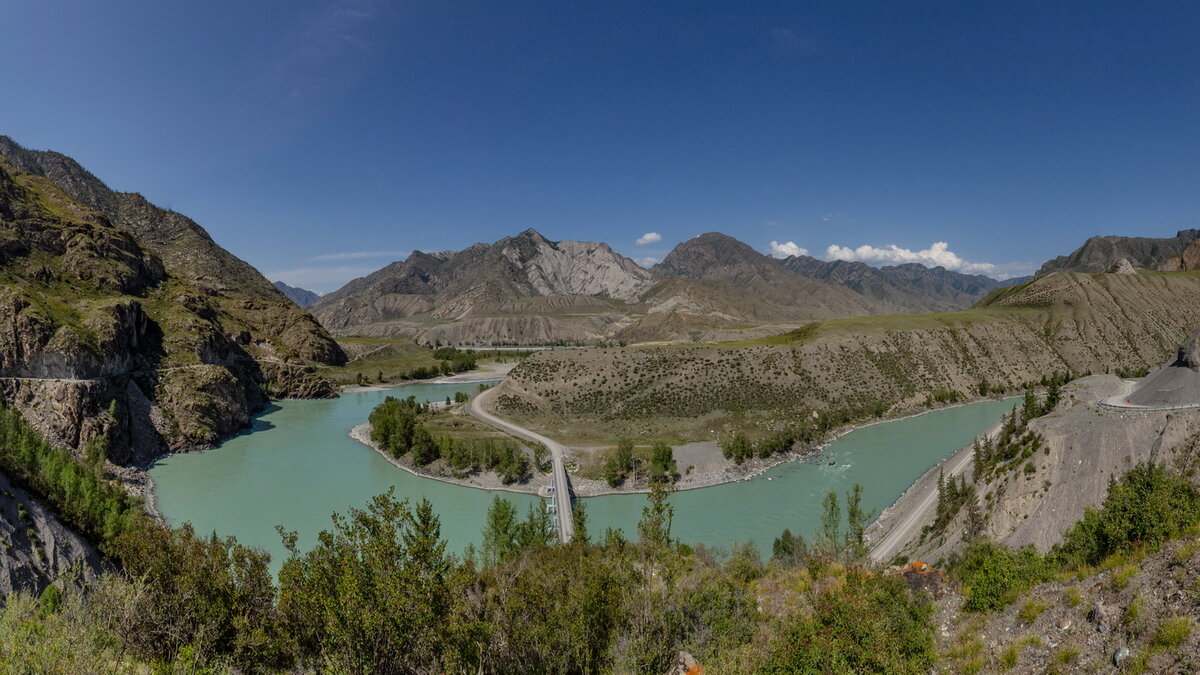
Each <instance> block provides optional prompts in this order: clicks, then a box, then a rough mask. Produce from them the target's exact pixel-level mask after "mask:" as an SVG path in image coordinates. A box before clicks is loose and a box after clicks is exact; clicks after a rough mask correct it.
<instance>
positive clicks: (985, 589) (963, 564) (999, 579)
mask: <svg viewBox="0 0 1200 675" xmlns="http://www.w3.org/2000/svg"><path fill="white" fill-rule="evenodd" d="M954 572H955V574H956V576H958V578H959V579H961V580H962V582H963V586H964V592H965V594H966V596H967V599H966V601H965V602H964V603H963V608H964V609H966V610H967V611H972V612H980V611H986V610H991V609H999V608H1001V607H1005V606H1007V605H1009V604H1012V602H1013V601H1014V600H1016V598H1017V596H1018V595H1020V594H1021V593H1024V592H1025V591H1027V590H1029V589H1030V588H1032V587H1033V586H1034V585H1035V584H1038V583H1041V582H1042V581H1045V580H1047V579H1048V578H1049V577H1050V574H1051V572H1052V568H1051V566H1050V565H1049V563H1048V562H1047V560H1046V559H1045V558H1044V557H1043V556H1042V555H1040V554H1039V553H1038V552H1037V551H1036V550H1035V549H1034V548H1033V547H1032V546H1026V547H1024V548H1021V549H1018V550H1015V551H1014V550H1012V549H1010V548H1008V547H1006V546H1003V545H1001V544H997V543H995V542H993V541H989V540H986V539H978V540H976V541H974V542H972V543H971V544H970V545H969V546H967V549H966V550H965V551H964V552H963V555H962V558H961V559H960V560H959V561H958V564H957V565H956V566H955V570H954Z"/></svg>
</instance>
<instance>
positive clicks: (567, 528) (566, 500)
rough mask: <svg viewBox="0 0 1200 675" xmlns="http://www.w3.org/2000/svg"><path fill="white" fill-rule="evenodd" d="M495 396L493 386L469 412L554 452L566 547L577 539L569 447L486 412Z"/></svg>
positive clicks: (562, 538)
mask: <svg viewBox="0 0 1200 675" xmlns="http://www.w3.org/2000/svg"><path fill="white" fill-rule="evenodd" d="M495 393H496V387H492V388H490V389H487V390H485V391H483V392H481V393H478V394H476V395H475V396H473V397H471V401H470V402H469V403H467V412H469V413H471V416H472V417H474V418H475V419H477V420H479V421H480V422H483V423H484V424H489V425H491V426H493V427H496V428H497V429H500V430H502V431H504V432H506V433H510V434H512V435H513V436H516V437H518V438H523V439H525V440H527V441H530V442H533V443H541V444H542V445H544V446H546V449H547V450H549V451H550V457H551V459H552V460H553V462H554V509H555V511H557V512H558V540H559V541H560V542H562V543H564V544H565V543H567V542H569V541H571V539H572V538H574V536H575V520H574V519H573V518H572V517H571V483H570V481H569V480H568V478H567V467H566V464H565V463H564V462H563V454H564V453H565V452H566V447H565V446H564V445H563V444H562V443H559V442H558V441H552V440H550V439H549V438H546V437H545V436H543V435H541V434H539V433H535V432H533V431H530V430H529V429H526V428H524V427H519V426H517V425H516V424H513V423H512V422H509V421H507V420H502V419H500V418H499V417H496V416H495V415H493V414H491V413H489V412H488V411H486V410H484V409H483V404H484V402H486V401H488V400H490V399H491V397H492V396H493V395H494V394H495Z"/></svg>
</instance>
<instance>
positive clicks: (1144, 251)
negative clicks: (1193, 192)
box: [1038, 230, 1200, 276]
mask: <svg viewBox="0 0 1200 675" xmlns="http://www.w3.org/2000/svg"><path fill="white" fill-rule="evenodd" d="M1198 238H1200V230H1180V231H1179V232H1178V233H1176V234H1175V236H1174V237H1166V238H1162V239H1158V238H1153V237H1113V236H1106V237H1092V238H1091V239H1088V240H1087V241H1086V242H1084V244H1083V246H1080V247H1079V248H1077V249H1075V251H1074V252H1072V253H1071V254H1070V255H1064V256H1059V257H1057V258H1055V259H1053V260H1049V261H1047V262H1046V263H1045V264H1044V265H1042V267H1041V269H1039V270H1038V276H1042V275H1045V274H1049V273H1051V272H1083V273H1086V274H1099V273H1101V272H1105V271H1107V270H1108V269H1109V268H1111V267H1112V266H1113V265H1114V264H1115V263H1116V262H1117V261H1119V260H1121V259H1122V258H1127V259H1128V260H1129V262H1130V263H1132V264H1133V266H1134V267H1140V268H1144V269H1163V270H1164V271H1170V267H1171V266H1172V262H1171V261H1172V259H1175V260H1176V261H1178V259H1179V256H1180V255H1181V254H1182V253H1183V251H1184V249H1186V248H1187V247H1188V246H1189V245H1190V244H1192V243H1193V242H1195V241H1196V240H1197V239H1198ZM1175 269H1180V268H1179V267H1178V266H1177V265H1176V266H1175Z"/></svg>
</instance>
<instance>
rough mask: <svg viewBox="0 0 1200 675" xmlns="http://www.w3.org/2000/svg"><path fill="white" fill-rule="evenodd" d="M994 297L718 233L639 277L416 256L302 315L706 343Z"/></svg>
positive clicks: (489, 333) (496, 258)
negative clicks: (778, 253) (791, 254)
mask: <svg viewBox="0 0 1200 675" xmlns="http://www.w3.org/2000/svg"><path fill="white" fill-rule="evenodd" d="M1003 285H1005V283H1003V282H998V281H995V280H992V279H988V278H987V277H981V276H976V275H964V274H959V273H957V272H951V271H948V270H945V269H941V268H937V269H933V270H930V269H928V268H925V267H923V266H920V265H915V264H912V265H900V266H897V267H894V268H885V269H883V270H880V269H877V268H873V267H870V266H868V265H865V264H863V263H843V262H839V261H834V262H830V263H825V262H822V261H818V260H815V259H812V258H796V259H789V260H785V261H780V260H776V259H775V258H772V257H770V256H767V255H764V254H763V253H760V252H759V251H756V250H754V249H753V248H752V247H750V246H748V245H747V244H745V243H743V242H741V241H738V240H737V239H734V238H732V237H729V236H727V235H724V234H721V233H718V232H710V233H707V234H703V235H700V236H698V237H694V238H692V239H689V240H687V241H684V242H682V243H680V244H679V245H678V246H676V247H675V248H674V249H673V250H672V251H671V252H670V253H669V254H668V255H667V256H666V257H665V258H664V259H663V260H662V262H660V263H658V264H656V265H654V266H653V267H652V268H650V269H649V270H646V269H643V268H642V267H640V266H638V265H637V264H636V263H634V262H633V261H632V260H630V259H629V258H626V257H625V256H622V255H620V254H618V253H616V252H615V251H613V250H612V248H611V247H609V246H608V245H607V244H604V243H598V242H577V241H557V242H556V241H551V240H549V239H547V238H546V237H544V236H543V235H542V234H540V233H539V232H537V231H536V230H532V229H529V230H526V231H524V232H522V233H520V234H518V235H516V236H513V237H505V238H504V239H501V240H499V241H497V242H495V243H493V244H483V243H479V244H475V245H473V246H471V247H469V248H466V249H464V250H462V251H457V252H455V251H449V252H440V253H436V254H430V253H424V252H421V251H416V252H414V253H413V254H412V255H410V256H409V257H408V258H407V259H405V260H402V261H396V262H394V263H391V264H389V265H387V266H386V267H384V268H382V269H380V270H378V271H376V272H373V273H372V274H370V275H367V276H365V277H362V278H359V279H355V280H353V281H351V282H350V283H348V284H346V285H345V286H343V287H342V288H340V289H338V290H337V291H335V292H333V293H330V294H328V295H326V296H324V297H322V298H321V299H320V300H319V301H317V303H316V304H315V305H314V306H313V308H312V310H313V313H314V315H315V316H317V318H318V319H319V320H320V321H321V322H322V324H324V325H325V326H326V327H327V328H328V329H329V330H330V331H332V332H334V333H336V334H342V335H363V336H374V337H383V336H391V337H397V336H405V337H415V338H417V339H419V340H422V341H426V342H435V341H436V342H443V343H446V342H449V343H455V344H462V343H468V344H488V343H495V344H542V343H555V342H567V343H578V344H592V343H596V342H605V341H623V342H626V341H627V342H643V341H663V340H666V341H711V340H715V339H732V337H731V335H732V333H730V331H734V332H736V331H752V332H754V334H757V335H762V334H774V333H779V332H783V331H785V330H789V329H790V328H794V327H795V326H797V325H800V324H802V323H805V322H807V321H812V320H819V319H828V318H835V317H849V316H863V315H869V314H886V313H897V312H933V311H943V310H949V309H963V308H965V307H968V306H970V305H971V304H973V303H974V302H976V301H978V300H979V299H981V298H983V297H984V296H986V295H987V294H988V293H989V292H991V291H992V290H995V289H996V288H999V287H1001V286H1003Z"/></svg>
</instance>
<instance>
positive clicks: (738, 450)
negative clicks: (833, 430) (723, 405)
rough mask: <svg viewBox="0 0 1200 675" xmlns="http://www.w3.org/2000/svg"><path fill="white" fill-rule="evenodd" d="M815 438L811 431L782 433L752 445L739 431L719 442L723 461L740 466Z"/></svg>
mask: <svg viewBox="0 0 1200 675" xmlns="http://www.w3.org/2000/svg"><path fill="white" fill-rule="evenodd" d="M815 438H816V434H815V433H813V432H812V431H809V432H807V433H797V432H794V431H783V432H779V433H776V434H773V435H770V436H767V437H764V438H760V439H759V440H758V441H757V442H754V443H752V442H750V439H748V438H746V434H745V433H743V432H741V431H739V432H737V433H736V434H734V435H733V436H729V437H726V438H723V439H722V440H721V441H720V446H721V454H723V455H725V459H729V460H732V461H733V463H734V464H737V465H739V466H740V465H741V464H742V463H743V462H745V461H746V460H747V459H752V458H754V457H758V458H760V459H765V458H767V457H770V456H772V455H775V454H778V453H781V452H787V451H788V450H791V449H792V446H793V445H795V444H796V443H797V442H799V441H801V440H803V441H806V442H811V441H812V440H814V439H815Z"/></svg>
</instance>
